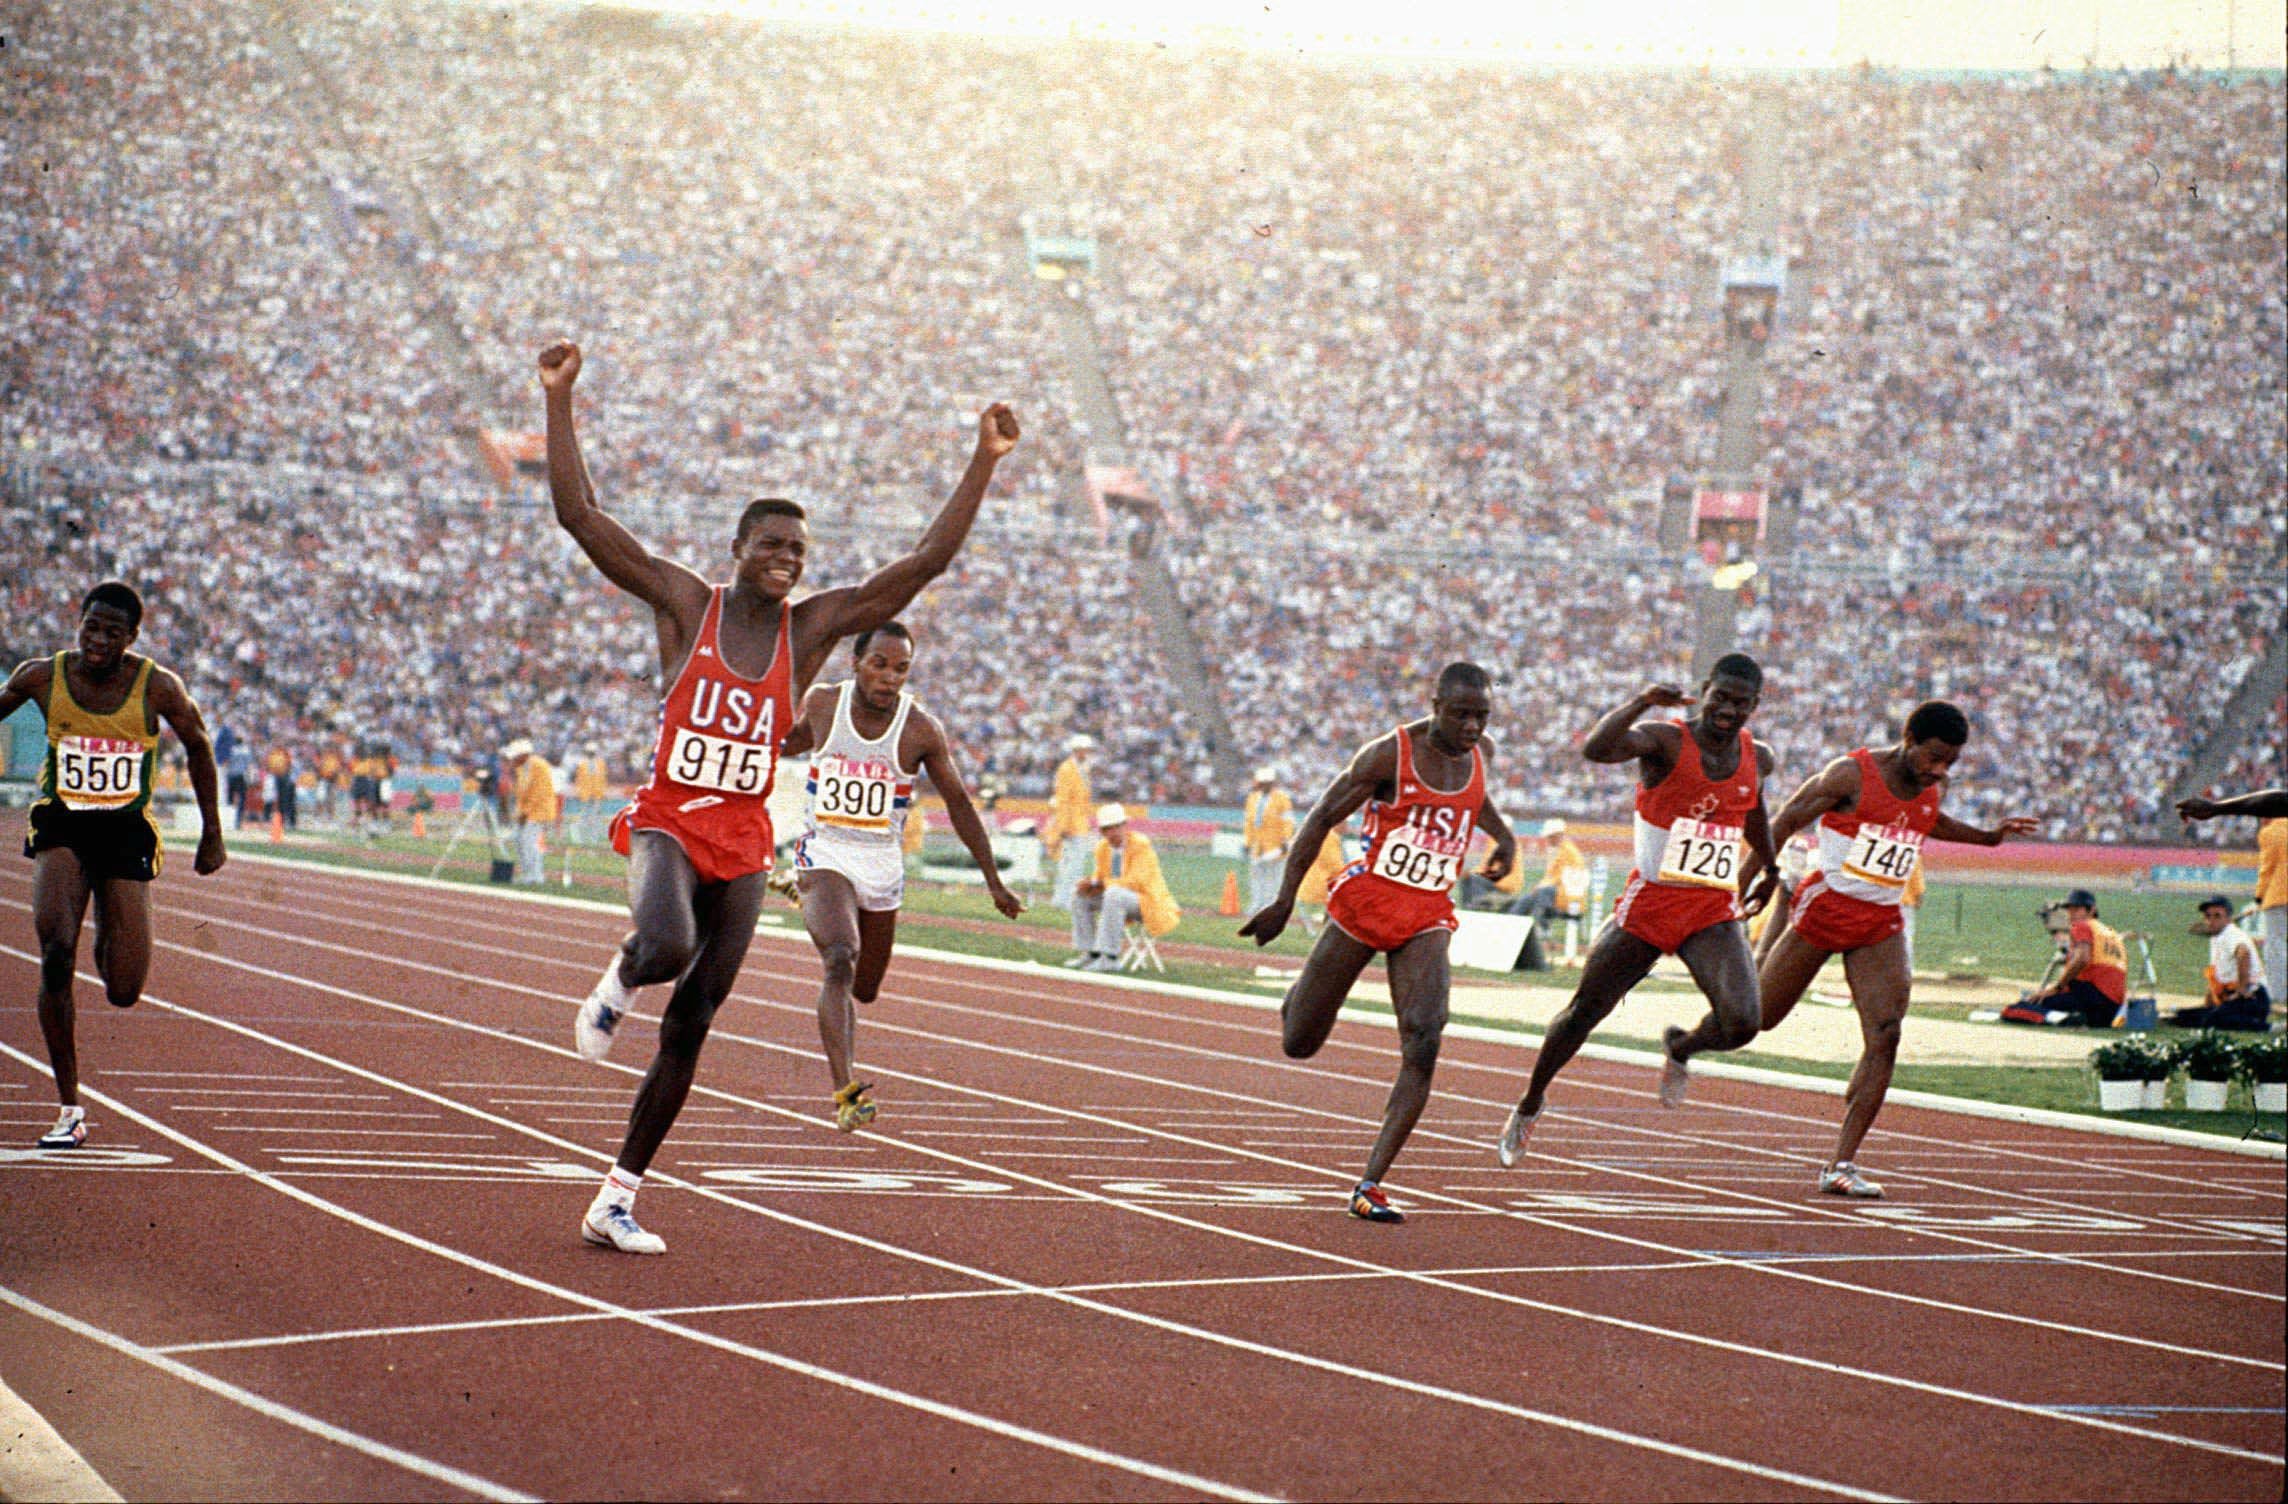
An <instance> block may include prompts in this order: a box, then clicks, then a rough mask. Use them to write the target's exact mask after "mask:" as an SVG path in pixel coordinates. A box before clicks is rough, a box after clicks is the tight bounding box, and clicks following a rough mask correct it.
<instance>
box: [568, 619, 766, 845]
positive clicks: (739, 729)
mask: <svg viewBox="0 0 2288 1504" xmlns="http://www.w3.org/2000/svg"><path fill="white" fill-rule="evenodd" d="M793 615H794V613H793V612H791V611H785V612H781V613H780V615H779V631H778V641H777V643H776V645H775V646H774V648H773V650H772V653H771V661H770V666H769V667H767V668H766V669H764V671H763V673H762V676H761V677H760V678H752V679H751V678H748V677H747V676H746V675H745V674H742V673H740V672H739V671H738V670H737V669H735V668H733V667H732V666H731V665H730V664H729V663H727V662H725V661H724V657H723V647H722V640H721V631H720V628H721V623H722V617H723V587H721V586H720V585H718V586H716V587H715V588H714V591H713V594H712V595H711V597H710V598H709V600H708V602H707V614H706V616H705V617H704V618H703V619H702V620H701V622H700V626H699V637H698V640H697V641H695V642H694V643H692V645H691V653H690V655H689V656H688V657H686V658H685V659H684V661H683V669H682V671H681V672H680V673H678V674H677V675H676V678H675V683H674V684H673V685H672V686H670V687H669V689H668V692H667V699H666V700H665V701H664V702H662V704H661V706H660V712H659V739H658V741H657V743H656V744H655V745H654V746H653V748H652V755H651V777H650V779H649V780H647V781H646V782H645V784H644V786H643V787H642V788H641V789H639V790H637V791H636V798H635V803H633V804H631V805H629V806H628V807H627V808H626V809H625V810H622V811H621V812H620V816H619V818H617V819H615V820H614V821H613V822H612V847H613V849H614V850H616V851H618V852H619V853H620V855H622V856H626V855H627V854H628V835H629V832H630V831H636V830H656V831H659V832H661V833H662V834H664V835H668V836H671V837H673V838H674V840H675V843H676V844H677V845H678V846H681V847H682V848H683V852H684V855H686V856H688V857H690V858H691V865H692V868H693V870H695V871H696V872H698V874H699V877H700V880H701V881H703V882H711V883H727V882H730V881H732V880H734V879H736V878H741V877H744V876H746V875H747V874H748V873H750V872H763V871H767V870H768V869H769V867H770V865H771V852H772V850H773V847H774V845H775V837H774V835H773V832H772V830H771V817H770V810H769V804H770V797H771V786H772V784H773V783H774V782H775V781H776V780H777V777H778V757H779V747H780V745H781V744H782V743H784V742H785V741H786V736H787V731H788V729H789V728H791V727H792V726H793V725H794V661H793V654H792V653H791V652H789V651H788V646H787V625H788V622H789V621H790V620H791V619H792V617H793Z"/></svg>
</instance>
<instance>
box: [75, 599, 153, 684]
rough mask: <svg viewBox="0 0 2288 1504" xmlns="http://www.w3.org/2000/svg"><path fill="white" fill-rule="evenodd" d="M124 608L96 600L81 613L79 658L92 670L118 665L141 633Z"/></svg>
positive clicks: (111, 667)
mask: <svg viewBox="0 0 2288 1504" xmlns="http://www.w3.org/2000/svg"><path fill="white" fill-rule="evenodd" d="M138 635H139V634H138V632H137V629H136V626H135V623H134V622H133V621H131V620H130V619H129V618H128V615H127V613H126V612H125V611H122V610H121V609H119V607H117V606H114V605H110V604H108V603H107V602H104V601H96V602H94V603H93V604H91V605H90V606H89V607H88V608H87V609H86V610H85V611H82V612H81V613H80V617H79V661H80V664H81V665H82V666H83V667H84V668H86V669H87V670H88V671H89V672H90V673H95V674H104V673H109V672H110V671H111V670H112V669H114V668H117V667H118V666H119V661H120V660H121V659H122V658H124V657H125V656H126V655H127V650H128V648H130V647H132V646H133V645H134V643H135V639H136V637H137V636H138Z"/></svg>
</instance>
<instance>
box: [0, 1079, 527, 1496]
mask: <svg viewBox="0 0 2288 1504" xmlns="http://www.w3.org/2000/svg"><path fill="white" fill-rule="evenodd" d="M0 1049H4V1050H7V1052H8V1053H9V1054H11V1055H16V1056H17V1058H19V1059H23V1060H26V1061H29V1059H30V1057H28V1056H24V1055H20V1054H18V1052H17V1051H16V1050H14V1049H11V1048H9V1047H8V1046H6V1045H0ZM82 1089H83V1090H85V1091H87V1094H88V1095H89V1096H90V1097H92V1098H96V1099H98V1100H100V1099H101V1098H102V1096H103V1093H101V1092H98V1091H95V1090H93V1089H92V1088H87V1087H84V1086H83V1088H82ZM107 1105H110V1104H107ZM113 1110H114V1111H125V1108H124V1105H123V1104H122V1105H119V1106H115V1107H113ZM154 1126H156V1125H154ZM161 1131H164V1130H161ZM0 1301H4V1302H6V1303H7V1304H9V1305H11V1306H14V1307H15V1308H16V1309H17V1310H19V1311H22V1312H23V1313H24V1314H25V1315H27V1316H31V1317H35V1318H37V1319H38V1320H41V1321H45V1322H47V1323H48V1324H49V1325H50V1326H54V1327H59V1328H61V1329H62V1330H64V1331H67V1332H69V1333H71V1334H72V1335H73V1336H75V1337H79V1338H82V1339H83V1340H85V1341H88V1342H93V1343H97V1344H99V1345H101V1346H103V1347H107V1348H109V1349H111V1351H113V1352H115V1353H118V1354H120V1355H122V1356H124V1357H128V1358H132V1359H134V1360H135V1361H136V1362H138V1363H142V1364H146V1365H148V1366H150V1367H152V1368H156V1369H158V1370H159V1371H160V1372H161V1373H163V1374H166V1375H167V1376H168V1377H169V1378H173V1379H179V1380H181V1381H182V1382H184V1383H186V1384H189V1385H191V1386H192V1387H194V1388H197V1389H203V1390H205V1391H206V1392H207V1393H209V1394H212V1395H217V1396H219V1397H220V1398H223V1399H226V1400H229V1401H230V1402H231V1403H232V1404H235V1405H239V1406H242V1407H244V1408H245V1409H248V1410H251V1411H253V1412H254V1413H255V1414H257V1415H260V1416H263V1417H265V1418H267V1419H270V1420H274V1421H279V1422H281V1423H283V1424H285V1425H289V1426H292V1427H293V1428H294V1429H295V1430H297V1431H306V1432H308V1433H309V1434H310V1435H312V1436H316V1437H319V1438H321V1439H323V1440H326V1441H330V1442H332V1443H333V1444H334V1445H336V1446H339V1447H344V1448H347V1449H348V1450H350V1451H353V1452H357V1453H359V1454H361V1455H363V1456H367V1457H372V1458H375V1459H376V1460H378V1461H382V1462H387V1463H390V1464H392V1465H394V1466H396V1467H399V1468H402V1469H403V1470H405V1471H406V1472H409V1473H412V1474H414V1475H416V1476H418V1477H422V1478H428V1479H431V1480H433V1481H435V1482H438V1483H443V1484H446V1485H448V1486H450V1487H453V1488H457V1489H460V1490H461V1491H462V1492H463V1493H468V1494H474V1495H475V1496H476V1497H478V1498H480V1499H500V1500H505V1501H517V1504H524V1501H533V1504H537V1500H538V1497H539V1496H538V1495H535V1494H527V1493H520V1492H518V1491H517V1490H515V1489H512V1488H508V1487H505V1486H503V1485H502V1484H498V1483H495V1482H493V1481H492V1480H491V1479H489V1478H480V1477H478V1476H477V1475H476V1474H475V1473H469V1472H463V1471H462V1470H461V1469H460V1468H457V1467H450V1466H447V1465H446V1464H445V1463H442V1462H432V1461H430V1460H429V1459H428V1458H426V1457H422V1456H419V1455H416V1454H415V1453H412V1452H408V1451H405V1450H404V1449H403V1448H400V1447H393V1446H391V1445H389V1444H388V1443H387V1442H381V1441H375V1440H374V1439H373V1438H372V1437H370V1436H361V1435H359V1434H358V1433H357V1432H355V1431H350V1430H345V1429H344V1428H342V1427H340V1426H337V1425H335V1424H333V1423H332V1422H330V1421H323V1420H320V1419H318V1418H317V1417H316V1416H314V1415H309V1414H306V1413H304V1412H303V1411H300V1410H297V1409H295V1408H294V1407H293V1406H291V1405H282V1404H280V1403H279V1402H278V1401H276V1400H273V1399H267V1398H265V1397H263V1396H262V1395H259V1394H256V1393H255V1392H254V1391H253V1390H251V1389H241V1388H239V1387H238V1386H237V1385H236V1384H233V1383H230V1382H229V1381H228V1380H225V1379H218V1378H216V1377H215V1376H214V1375H212V1374H208V1373H202V1372H200V1371H199V1370H198V1369H196V1368H193V1367H191V1366H190V1365H189V1364H188V1363H184V1362H182V1361H180V1360H179V1359H176V1358H171V1357H169V1356H167V1355H166V1354H165V1353H162V1352H160V1351H158V1350H157V1349H156V1348H150V1347H145V1346H144V1345H143V1344H142V1343H140V1342H135V1341H131V1340H130V1339H128V1338H126V1337H122V1336H120V1335H119V1334H118V1333H116V1332H107V1331H105V1330H104V1329H103V1328H101V1327H99V1326H93V1325H90V1324H89V1323H87V1322H85V1321H82V1320H80V1319H79V1318H78V1317H76V1316H69V1315H66V1314H65V1313H64V1312H62V1311H58V1310H54V1309H52V1308H50V1307H48V1306H44V1305H42V1304H40V1303H39V1302H38V1301H36V1300H34V1299H32V1298H31V1297H30V1296H28V1295H23V1294H20V1293H18V1292H17V1291H14V1290H11V1289H9V1288H8V1287H6V1286H5V1285H0Z"/></svg>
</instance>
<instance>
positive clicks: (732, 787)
mask: <svg viewBox="0 0 2288 1504" xmlns="http://www.w3.org/2000/svg"><path fill="white" fill-rule="evenodd" d="M667 776H668V777H670V778H672V779H674V780H675V781H676V782H677V783H681V784H688V785H690V786H691V787H693V788H701V789H713V790H715V791H716V792H717V793H721V794H760V793H761V792H762V791H763V790H764V789H765V788H767V787H769V785H770V781H771V748H770V747H769V746H768V745H767V744H765V743H761V742H735V741H730V740H728V739H726V738H724V737H720V736H705V735H702V734H701V733H699V732H697V731H693V730H692V729H691V728H690V727H688V726H678V727H677V728H676V731H675V742H674V745H672V746H671V747H669V748H668V752H667Z"/></svg>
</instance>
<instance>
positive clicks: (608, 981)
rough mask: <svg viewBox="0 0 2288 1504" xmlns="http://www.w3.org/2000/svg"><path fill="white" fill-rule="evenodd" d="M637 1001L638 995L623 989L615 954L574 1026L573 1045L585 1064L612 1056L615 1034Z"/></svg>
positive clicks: (591, 992)
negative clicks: (623, 1018)
mask: <svg viewBox="0 0 2288 1504" xmlns="http://www.w3.org/2000/svg"><path fill="white" fill-rule="evenodd" d="M634 1001H635V994H633V993H631V992H630V991H628V989H627V988H625V987H623V986H621V985H620V953H619V952H618V951H613V952H612V959H611V960H610V961H609V962H607V963H606V964H605V966H604V974H603V975H602V976H600V977H598V978H597V979H596V985H595V987H594V989H592V990H591V991H590V992H589V994H588V998H587V1001H586V1002H583V1003H582V1004H581V1005H580V1017H579V1018H578V1019H577V1020H576V1021H575V1022H574V1023H573V1025H572V1043H573V1045H574V1046H575V1047H576V1048H578V1050H579V1051H580V1058H581V1059H582V1060H601V1059H603V1058H604V1057H605V1056H606V1055H609V1054H610V1053H611V1052H612V1031H613V1030H614V1029H616V1028H618V1027H619V1026H620V1019H621V1018H622V1016H624V1015H625V1014H626V1013H627V1011H628V1006H629V1005H630V1004H631V1003H633V1002H634Z"/></svg>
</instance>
